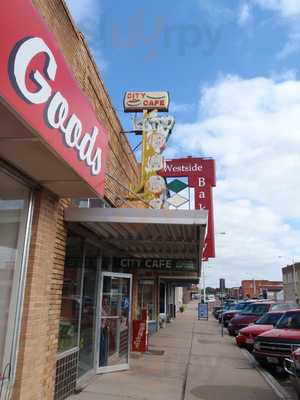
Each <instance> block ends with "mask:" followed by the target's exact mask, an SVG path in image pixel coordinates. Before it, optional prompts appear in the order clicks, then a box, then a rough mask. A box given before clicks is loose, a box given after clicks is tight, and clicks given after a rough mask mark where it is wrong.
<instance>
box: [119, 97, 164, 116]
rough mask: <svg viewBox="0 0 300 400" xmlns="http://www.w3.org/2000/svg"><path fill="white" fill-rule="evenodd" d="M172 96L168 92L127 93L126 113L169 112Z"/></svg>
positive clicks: (125, 98) (125, 99) (125, 100)
mask: <svg viewBox="0 0 300 400" xmlns="http://www.w3.org/2000/svg"><path fill="white" fill-rule="evenodd" d="M169 104H170V96H169V93H168V92H126V93H125V96H124V111H125V112H142V111H152V110H157V111H164V112H168V110H169Z"/></svg>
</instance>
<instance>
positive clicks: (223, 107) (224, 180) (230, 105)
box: [172, 76, 300, 285]
mask: <svg viewBox="0 0 300 400" xmlns="http://www.w3.org/2000/svg"><path fill="white" fill-rule="evenodd" d="M299 115H300V81H297V80H295V79H291V80H286V81H282V80H280V81H275V80H273V79H271V78H264V77H258V78H254V79H249V80H244V79H241V78H239V77H233V76H227V77H225V78H223V79H221V80H219V81H217V82H216V83H215V84H214V85H213V86H210V87H206V88H204V89H203V90H202V92H201V96H200V101H199V118H198V121H196V122H195V123H190V124H177V127H176V129H175V131H174V134H173V137H172V143H173V152H174V148H175V149H177V156H178V155H180V154H193V155H198V154H199V152H201V153H202V152H203V151H204V152H205V155H206V156H213V157H215V158H216V160H217V167H218V176H219V180H218V183H217V188H216V189H215V202H216V206H215V214H216V232H221V231H226V232H228V235H226V236H224V237H223V236H222V237H221V236H220V237H217V240H218V244H219V247H217V255H218V258H217V259H216V260H215V261H214V262H213V261H210V263H213V264H214V265H215V267H214V268H215V269H216V271H217V272H216V273H215V275H211V277H212V276H214V277H215V279H217V278H219V277H222V276H223V275H224V276H225V277H228V278H229V277H231V284H232V285H235V284H239V281H240V279H242V278H249V274H250V275H251V276H254V277H257V278H259V277H266V278H273V279H280V277H281V271H280V266H279V265H280V262H281V263H282V261H280V260H278V255H282V254H287V255H293V254H300V253H299V250H298V248H299V243H300V206H299V200H300V178H299V175H300V123H299ZM290 220H292V221H293V222H294V223H293V226H290V225H289V221H290ZM297 224H298V226H299V228H297ZM295 226H296V228H295ZM211 274H213V272H211ZM217 274H219V276H217ZM233 276H234V278H232V277H233ZM215 283H216V284H217V281H215Z"/></svg>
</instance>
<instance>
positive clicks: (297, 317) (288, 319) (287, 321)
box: [276, 312, 300, 329]
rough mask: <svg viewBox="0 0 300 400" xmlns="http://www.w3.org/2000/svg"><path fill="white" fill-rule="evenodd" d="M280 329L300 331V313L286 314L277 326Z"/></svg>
mask: <svg viewBox="0 0 300 400" xmlns="http://www.w3.org/2000/svg"><path fill="white" fill-rule="evenodd" d="M276 328H278V329H300V312H287V313H285V314H284V315H283V316H282V317H281V318H280V320H279V321H278V322H277V324H276Z"/></svg>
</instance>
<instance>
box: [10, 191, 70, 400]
mask: <svg viewBox="0 0 300 400" xmlns="http://www.w3.org/2000/svg"><path fill="white" fill-rule="evenodd" d="M64 205H65V202H63V201H59V200H58V199H57V198H56V197H55V196H54V195H52V194H51V193H50V192H48V191H46V190H42V191H40V192H39V193H38V194H37V196H36V201H35V209H34V216H33V226H32V236H31V246H30V252H29V262H28V273H27V280H26V290H25V301H24V308H23V315H22V328H21V337H20V347H19V354H18V365H17V377H16V382H15V386H14V391H13V400H52V399H53V393H54V379H55V362H56V352H57V343H58V327H59V318H60V308H61V291H62V284H63V269H64V258H65V246H66V228H65V225H64V223H63V208H64Z"/></svg>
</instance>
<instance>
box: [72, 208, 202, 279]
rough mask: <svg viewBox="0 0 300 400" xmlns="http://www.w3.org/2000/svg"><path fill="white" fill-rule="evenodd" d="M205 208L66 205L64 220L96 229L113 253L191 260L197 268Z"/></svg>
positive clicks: (99, 236) (200, 251)
mask: <svg viewBox="0 0 300 400" xmlns="http://www.w3.org/2000/svg"><path fill="white" fill-rule="evenodd" d="M207 219H208V212H207V211H205V210H152V209H138V208H68V209H66V210H65V220H66V221H68V222H70V223H79V224H81V225H84V226H85V227H86V228H88V229H89V230H90V231H92V232H93V233H95V234H96V235H97V237H98V238H99V239H100V241H101V245H102V246H103V247H104V249H107V250H110V252H112V253H113V254H114V256H115V257H132V258H143V259H147V258H152V259H153V258H157V259H174V260H189V261H191V260H192V261H193V262H194V263H195V265H196V266H197V270H198V272H199V271H200V265H201V257H202V250H203V243H204V238H205V232H206V226H207Z"/></svg>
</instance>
